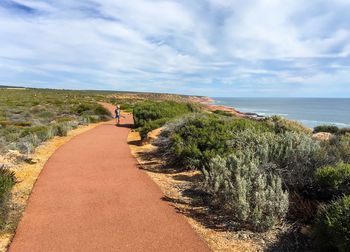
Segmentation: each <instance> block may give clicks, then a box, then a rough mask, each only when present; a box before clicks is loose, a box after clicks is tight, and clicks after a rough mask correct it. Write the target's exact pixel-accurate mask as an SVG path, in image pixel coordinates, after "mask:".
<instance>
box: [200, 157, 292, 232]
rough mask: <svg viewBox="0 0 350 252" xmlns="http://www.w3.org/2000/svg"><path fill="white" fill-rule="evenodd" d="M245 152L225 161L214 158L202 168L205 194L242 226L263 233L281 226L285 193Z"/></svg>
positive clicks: (284, 211) (284, 210)
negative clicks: (278, 225)
mask: <svg viewBox="0 0 350 252" xmlns="http://www.w3.org/2000/svg"><path fill="white" fill-rule="evenodd" d="M264 165H265V164H263V163H262V162H261V160H259V159H257V158H255V157H254V153H253V152H250V151H249V150H246V151H245V152H244V153H243V152H238V153H236V154H235V155H230V156H229V157H227V158H220V157H216V158H213V159H212V160H211V162H210V163H209V166H208V169H204V170H203V173H204V177H205V180H204V183H203V185H202V188H203V190H204V191H206V192H207V193H209V194H210V195H212V196H213V202H214V203H215V204H217V205H219V206H220V207H221V208H222V209H224V210H226V211H228V212H229V213H231V214H232V216H233V219H234V220H236V221H237V222H238V224H239V226H241V227H245V228H249V229H252V230H255V231H265V230H267V229H270V228H272V227H274V226H275V225H276V224H278V223H281V221H282V220H283V218H284V216H285V215H286V213H287V211H288V193H287V192H286V191H284V190H283V189H282V181H281V178H280V177H279V176H277V175H273V174H272V173H269V172H267V170H266V169H265V168H264V167H263V166H264Z"/></svg>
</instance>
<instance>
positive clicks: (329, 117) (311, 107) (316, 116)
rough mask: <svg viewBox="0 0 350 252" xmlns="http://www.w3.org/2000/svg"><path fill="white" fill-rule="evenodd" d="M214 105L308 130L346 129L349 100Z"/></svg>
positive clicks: (258, 100) (274, 100) (222, 102)
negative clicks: (293, 122)
mask: <svg viewBox="0 0 350 252" xmlns="http://www.w3.org/2000/svg"><path fill="white" fill-rule="evenodd" d="M213 99H214V100H215V104H217V105H225V106H229V107H234V108H235V109H237V110H239V111H241V112H254V113H257V114H259V115H263V116H271V115H280V116H283V117H286V118H289V119H292V120H297V121H299V122H301V123H303V124H304V125H306V126H308V127H312V128H313V127H315V126H317V125H322V124H332V125H336V126H338V127H350V98H344V99H337V98H213Z"/></svg>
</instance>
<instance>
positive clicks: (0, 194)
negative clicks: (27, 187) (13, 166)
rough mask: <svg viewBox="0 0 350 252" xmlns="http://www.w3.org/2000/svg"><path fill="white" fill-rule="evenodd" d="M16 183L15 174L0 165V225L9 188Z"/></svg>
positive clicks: (3, 216)
mask: <svg viewBox="0 0 350 252" xmlns="http://www.w3.org/2000/svg"><path fill="white" fill-rule="evenodd" d="M15 183H16V179H15V175H14V173H13V172H11V171H10V170H8V169H5V168H4V167H3V166H1V167H0V226H1V225H2V224H3V223H4V219H5V216H6V209H5V208H6V207H5V204H6V201H7V199H8V196H9V194H10V191H11V188H12V187H13V185H14V184H15Z"/></svg>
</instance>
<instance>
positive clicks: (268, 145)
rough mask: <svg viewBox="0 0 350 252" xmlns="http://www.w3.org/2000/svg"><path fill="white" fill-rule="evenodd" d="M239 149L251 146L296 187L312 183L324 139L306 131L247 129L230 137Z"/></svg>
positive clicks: (273, 170)
mask: <svg viewBox="0 0 350 252" xmlns="http://www.w3.org/2000/svg"><path fill="white" fill-rule="evenodd" d="M230 146H231V148H232V149H233V150H235V151H242V152H244V151H246V150H251V151H252V152H253V153H254V156H255V157H256V158H259V159H260V160H261V162H262V163H266V164H269V165H268V167H267V168H268V169H269V170H270V171H271V172H273V173H275V174H276V173H278V174H280V175H281V177H282V178H283V182H284V183H285V184H286V185H287V186H288V187H289V188H293V189H300V188H302V187H304V186H305V185H308V184H310V183H311V181H312V179H313V174H314V171H315V170H316V168H317V167H318V166H320V165H321V164H320V162H322V160H320V158H319V156H318V153H319V151H320V148H321V147H320V143H319V142H318V141H315V140H314V139H312V137H311V136H309V135H307V134H303V133H295V132H286V133H281V134H275V133H272V132H256V131H254V130H252V129H247V130H245V131H242V132H237V133H235V134H234V137H233V138H232V140H231V141H230Z"/></svg>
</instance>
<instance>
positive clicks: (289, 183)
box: [155, 113, 350, 251]
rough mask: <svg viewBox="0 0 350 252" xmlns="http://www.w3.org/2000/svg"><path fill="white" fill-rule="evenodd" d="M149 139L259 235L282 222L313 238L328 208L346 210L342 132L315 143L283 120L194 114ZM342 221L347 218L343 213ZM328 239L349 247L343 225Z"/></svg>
mask: <svg viewBox="0 0 350 252" xmlns="http://www.w3.org/2000/svg"><path fill="white" fill-rule="evenodd" d="M155 144H156V145H157V146H158V148H159V152H160V153H161V154H162V156H163V157H166V159H167V162H168V164H169V165H171V166H172V167H175V168H176V169H177V170H178V171H182V170H188V169H190V170H199V171H201V174H202V179H201V180H200V181H199V182H198V181H197V182H196V184H195V185H194V187H195V188H197V189H200V190H201V191H202V192H203V195H205V196H203V197H206V198H209V199H210V200H205V202H207V204H208V205H209V206H212V207H213V208H215V209H220V211H222V212H224V213H225V215H227V216H230V217H229V219H231V221H233V222H234V223H236V224H235V226H236V228H238V227H239V228H243V229H250V230H252V231H259V232H261V231H266V230H269V229H273V228H275V227H278V226H280V225H281V224H282V223H288V222H293V223H299V224H300V226H303V225H311V226H312V230H313V231H312V232H313V234H314V235H312V236H309V239H310V240H314V243H317V242H316V240H317V239H318V238H317V237H320V235H321V233H322V232H321V231H320V230H321V229H326V228H328V229H330V228H331V224H329V226H328V227H326V224H325V223H326V220H327V219H329V215H334V218H335V221H338V219H339V218H340V214H339V212H337V213H334V212H335V211H340V210H334V209H341V208H342V207H344V209H346V207H348V206H345V202H346V199H347V198H346V197H348V195H350V190H349V188H350V182H349V181H350V179H349V177H350V168H349V167H350V165H349V163H350V159H349V157H350V134H348V133H342V134H335V135H333V137H331V138H330V139H329V140H327V141H321V140H317V139H315V138H313V136H312V131H311V130H310V129H308V128H306V127H304V126H302V125H301V124H299V123H296V122H293V121H289V120H287V119H283V118H281V117H270V118H265V119H262V120H252V119H248V118H239V117H228V116H226V115H223V114H221V113H211V114H210V113H192V114H187V115H184V116H181V117H177V118H176V119H175V120H172V121H170V122H168V123H166V124H165V125H164V126H163V130H162V133H161V135H160V136H159V138H158V139H157V140H156V141H155ZM339 202H340V203H339ZM322 209H323V210H322ZM324 209H326V210H324ZM344 209H342V210H341V211H343V210H344ZM344 211H345V210H344ZM317 212H318V215H317V218H315V216H316V213H317ZM341 218H343V219H342V221H345V220H346V221H347V222H350V219H349V217H348V216H347V215H345V216H343V217H341ZM337 223H338V222H337ZM339 223H341V222H339ZM327 225H328V224H327ZM343 228H344V230H343ZM325 232H330V231H325ZM334 236H339V237H334V240H337V239H338V238H339V239H342V242H345V245H346V246H349V239H350V236H349V233H348V231H347V229H346V227H342V226H340V227H339V229H338V230H337V231H336V233H335V234H334ZM333 245H334V244H333ZM315 246H316V245H315ZM335 248H338V247H337V246H335ZM346 248H347V247H346ZM339 251H345V250H341V249H340V250H339Z"/></svg>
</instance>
